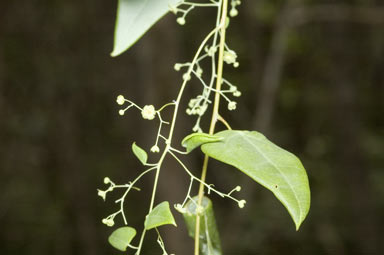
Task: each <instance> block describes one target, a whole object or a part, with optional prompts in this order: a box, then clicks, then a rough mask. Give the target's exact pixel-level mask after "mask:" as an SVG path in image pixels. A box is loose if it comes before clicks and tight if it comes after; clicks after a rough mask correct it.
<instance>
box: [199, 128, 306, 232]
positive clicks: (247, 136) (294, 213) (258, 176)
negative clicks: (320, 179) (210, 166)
mask: <svg viewBox="0 0 384 255" xmlns="http://www.w3.org/2000/svg"><path fill="white" fill-rule="evenodd" d="M215 135H216V136H220V137H223V138H224V139H223V140H222V141H220V142H213V143H206V144H203V145H202V146H201V149H202V151H203V152H204V153H205V154H207V155H208V156H210V157H212V158H215V159H217V160H219V161H222V162H224V163H227V164H229V165H232V166H234V167H236V168H238V169H239V170H241V171H242V172H244V173H245V174H247V175H248V176H249V177H251V178H252V179H253V180H255V181H256V182H258V183H260V184H261V185H263V186H264V187H266V188H267V189H269V190H270V191H272V192H273V194H274V195H275V196H276V197H277V198H278V199H279V200H280V201H281V203H282V204H283V205H284V206H285V207H286V208H287V210H288V212H289V214H290V215H291V217H292V219H293V221H294V222H295V224H296V230H297V229H299V227H300V225H301V223H302V222H303V221H304V219H305V217H306V215H307V214H308V210H309V206H310V190H309V184H308V177H307V174H306V172H305V169H304V167H303V165H302V164H301V162H300V160H299V159H298V158H297V157H296V156H295V155H293V154H292V153H290V152H288V151H286V150H284V149H282V148H280V147H278V146H277V145H275V144H273V143H272V142H270V141H269V140H268V139H267V138H266V137H265V136H264V135H262V134H260V133H258V132H255V131H252V132H251V131H238V130H226V131H222V132H219V133H216V134H215Z"/></svg>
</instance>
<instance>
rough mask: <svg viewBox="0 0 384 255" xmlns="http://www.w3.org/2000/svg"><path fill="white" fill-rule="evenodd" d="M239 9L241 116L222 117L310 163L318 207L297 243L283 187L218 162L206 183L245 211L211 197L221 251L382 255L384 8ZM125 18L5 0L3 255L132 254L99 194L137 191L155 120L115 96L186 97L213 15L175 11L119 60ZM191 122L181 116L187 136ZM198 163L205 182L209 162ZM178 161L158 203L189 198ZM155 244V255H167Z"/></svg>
mask: <svg viewBox="0 0 384 255" xmlns="http://www.w3.org/2000/svg"><path fill="white" fill-rule="evenodd" d="M242 2H243V4H242V5H241V6H240V8H239V11H240V15H239V17H237V18H236V19H233V20H232V21H231V25H230V27H229V31H228V40H229V42H230V45H231V47H232V48H233V49H235V50H236V51H237V53H238V56H239V60H240V67H239V68H238V69H232V68H231V67H228V66H226V72H227V74H226V77H227V78H228V79H230V80H231V81H233V82H234V83H235V84H236V85H238V87H239V89H240V90H241V91H242V92H243V96H242V97H241V99H240V100H239V102H238V110H237V111H236V112H230V113H228V112H226V111H223V115H225V117H226V118H227V119H228V120H229V121H230V123H231V126H232V127H233V128H235V129H250V130H259V131H262V132H264V133H265V134H266V135H267V136H268V137H269V138H270V139H271V140H272V141H274V142H275V143H277V144H279V145H281V146H282V147H283V148H286V149H288V150H290V151H292V152H294V153H295V154H297V155H298V156H299V157H300V158H301V159H302V161H303V164H304V165H305V167H306V169H307V171H308V175H309V180H310V183H311V189H312V207H311V210H310V213H309V215H308V218H307V219H306V220H305V222H304V223H303V225H302V227H301V230H300V231H299V232H296V231H295V230H294V225H293V223H292V221H291V219H290V217H289V215H288V213H287V212H286V210H285V209H284V208H283V206H282V205H281V204H280V203H279V202H278V201H277V199H275V198H274V197H273V195H272V194H271V193H270V192H268V191H266V190H264V189H263V188H261V186H259V185H258V184H256V183H253V182H252V181H250V180H248V179H247V178H246V177H245V176H243V175H242V174H241V173H240V172H239V171H236V170H233V169H232V168H230V167H226V166H224V165H223V164H219V163H213V162H212V164H211V168H210V169H209V174H208V182H209V183H215V184H216V186H217V187H218V188H219V189H220V190H230V189H231V188H233V187H235V186H236V185H238V184H240V185H241V186H242V187H243V190H242V192H241V193H240V194H238V196H239V197H240V198H245V199H246V200H247V205H246V207H245V208H244V209H242V210H240V209H239V208H238V207H237V205H236V204H235V203H233V202H231V201H229V200H223V199H220V198H218V197H215V196H213V197H212V199H213V201H214V204H215V211H216V215H217V221H218V225H219V228H220V231H221V237H222V241H223V246H224V254H237V255H247V254H266V255H275V254H276V255H280V254H295V255H301V254H312V255H317V254H319V255H320V254H321V255H323V254H335V255H336V254H337V255H343V254H348V255H349V254H358V255H368V254H377V255H379V254H384V242H383V241H384V240H383V236H384V229H383V227H384V169H383V166H384V156H383V155H384V3H383V1H382V0H355V1H352V0H349V1H347V0H345V1H341V0H340V1H335V0H322V1H314V0H312V1H311V0H302V1H299V0H297V1H295V0H286V1H283V0H281V1H278V0H251V1H246V0H244V1H242ZM115 10H116V1H89V0H83V1H75V0H66V1H59V0H29V1H7V0H5V1H4V0H3V1H1V2H0V173H1V178H0V187H1V188H0V226H1V231H0V254H2V255H13V254H24V255H35V254H36V255H37V254H38V255H48V254H49V255H61V254H63V255H64V254H73V255H76V254H81V255H99V254H100V255H101V254H119V252H117V251H114V250H113V249H112V248H111V247H110V246H109V244H108V243H107V237H108V235H109V233H110V232H111V231H112V229H110V228H108V227H106V226H105V225H103V224H102V223H101V219H102V218H103V217H106V216H107V215H109V214H110V213H113V212H115V211H116V210H117V207H116V205H115V204H114V203H113V199H112V197H110V199H108V200H107V202H105V203H104V202H103V201H102V200H101V199H100V198H99V197H97V192H96V189H97V188H104V184H103V182H102V181H103V178H104V176H109V177H110V178H111V179H112V180H115V181H118V182H121V183H126V182H128V181H129V180H132V179H133V178H134V177H135V176H136V175H138V173H140V171H142V170H143V169H142V167H140V164H139V162H138V161H137V159H135V158H134V156H132V153H131V150H130V146H131V144H132V142H133V141H137V142H138V143H139V144H140V145H141V146H142V147H144V148H145V149H147V150H149V148H150V147H151V145H152V144H153V139H154V134H155V132H156V128H157V127H156V126H157V124H154V123H153V122H148V121H145V120H142V119H141V118H140V114H139V113H138V112H137V111H129V112H127V114H126V116H124V117H123V118H122V117H120V116H118V114H117V112H118V109H119V107H118V105H116V103H115V99H116V96H117V95H119V94H123V95H125V96H126V97H127V98H130V99H132V100H134V101H135V102H137V103H138V104H140V105H144V104H151V103H153V104H154V105H156V106H160V105H162V104H164V103H166V102H169V101H170V100H172V99H174V98H175V96H176V93H177V90H178V86H179V84H180V81H181V78H180V74H179V73H176V72H174V71H173V68H172V67H173V64H174V63H176V62H184V61H189V60H190V59H191V57H192V54H193V53H194V52H195V50H196V47H197V46H198V44H199V43H200V41H201V40H202V39H203V38H204V35H205V34H206V33H207V32H208V31H209V29H210V28H211V25H212V24H213V23H212V22H213V17H214V13H213V12H212V11H210V10H195V11H194V12H193V13H192V14H191V15H190V16H189V17H188V18H187V24H186V25H185V26H184V27H180V26H178V25H177V24H176V22H175V17H174V16H172V15H168V16H166V18H164V19H163V20H162V21H161V22H160V23H158V24H157V25H156V26H155V27H154V28H153V29H152V30H151V31H150V33H148V34H147V35H145V36H144V37H143V38H142V40H140V42H139V43H138V44H136V45H135V46H134V47H133V48H132V49H131V50H130V51H128V52H126V53H124V54H123V55H122V56H120V57H117V58H111V57H109V53H110V52H111V50H112V43H113V29H114V19H115ZM198 88H199V87H198V86H196V88H191V89H189V90H188V92H190V93H192V94H193V95H194V94H196V93H197V91H198ZM186 102H187V101H186V100H184V101H183V103H186ZM222 109H225V105H223V107H222ZM193 123H194V119H193V118H190V117H187V116H185V115H184V114H181V115H180V120H179V122H178V126H177V128H178V131H177V133H176V139H177V140H180V139H182V138H183V137H184V136H185V135H187V134H188V133H189V132H190V128H191V126H192V125H193ZM204 125H207V123H206V122H204ZM186 160H187V162H188V164H189V165H190V166H191V168H192V169H195V170H196V174H198V171H199V169H200V165H201V162H202V157H201V154H200V153H199V152H195V153H194V154H193V155H192V156H191V157H190V158H189V161H188V159H186ZM166 166H167V167H165V168H164V169H163V171H162V176H161V182H160V186H159V192H158V195H157V201H163V200H169V201H170V202H171V203H176V202H180V201H181V200H182V199H183V198H184V195H185V194H186V191H187V185H188V177H187V176H186V175H185V173H184V172H183V171H182V170H181V169H180V167H178V166H177V165H176V164H175V162H173V161H172V160H167V162H166ZM151 183H152V179H151V178H150V176H148V177H147V178H144V179H143V181H142V183H141V184H140V187H141V188H142V190H143V191H142V192H139V193H138V192H136V193H135V192H133V193H132V194H131V195H129V196H128V202H127V208H126V210H127V214H128V220H129V224H130V225H133V226H135V227H136V228H137V229H141V226H142V222H143V219H144V215H145V214H146V210H147V207H148V205H149V193H150V191H151ZM118 195H119V194H117V195H116V196H118ZM177 221H178V223H179V224H178V225H179V226H180V227H179V228H177V229H176V228H173V227H165V228H163V230H162V233H163V236H164V237H165V239H166V243H167V248H168V250H169V252H170V253H176V254H178V255H181V254H192V247H193V243H192V239H191V238H189V237H188V236H187V233H186V231H185V229H184V227H183V223H182V219H181V218H180V216H179V215H177ZM117 224H118V225H121V224H122V222H117ZM154 238H155V236H151V235H149V238H148V240H147V241H146V251H145V252H144V253H143V254H160V252H161V251H160V250H159V249H158V246H157V244H156V243H155V240H154ZM136 241H137V240H136Z"/></svg>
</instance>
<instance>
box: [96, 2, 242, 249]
mask: <svg viewBox="0 0 384 255" xmlns="http://www.w3.org/2000/svg"><path fill="white" fill-rule="evenodd" d="M224 4H227V1H226V0H207V1H206V2H203V3H194V2H190V1H180V2H179V3H178V4H176V5H170V6H169V9H170V11H171V12H173V13H174V14H175V15H177V19H176V21H177V23H179V24H180V25H184V24H186V18H187V15H188V14H189V13H190V12H191V11H192V10H194V9H195V8H197V7H207V8H216V10H217V18H216V23H215V27H214V28H213V30H212V31H211V32H209V34H208V35H207V36H206V37H205V38H204V40H203V41H202V43H201V44H200V46H199V47H198V49H197V52H196V53H195V55H194V57H193V59H192V61H191V62H185V63H177V64H175V65H174V69H175V70H176V71H180V72H183V73H182V84H181V86H180V90H179V92H178V95H177V97H176V99H175V100H174V101H172V102H169V103H166V104H165V105H163V106H162V107H160V108H155V106H153V105H145V106H143V107H141V106H139V105H137V104H135V103H134V102H133V101H131V100H129V99H126V98H125V97H124V96H122V95H119V96H118V97H117V99H116V102H117V104H118V105H120V106H122V107H124V108H122V109H120V110H119V114H120V115H122V116H123V115H125V113H126V111H127V110H129V109H131V108H135V109H137V110H139V111H140V112H141V115H142V117H143V119H145V120H158V121H159V124H158V131H157V134H156V135H154V144H153V146H152V147H151V149H150V151H151V152H152V153H160V159H159V160H158V161H157V162H156V163H147V158H146V154H145V159H142V158H141V159H140V158H139V159H140V160H141V161H142V163H143V164H144V166H145V167H147V168H146V169H145V171H143V172H142V173H141V174H140V175H139V176H138V177H137V178H136V179H134V180H133V181H131V182H129V183H127V184H123V185H117V184H115V183H114V182H112V181H111V180H110V179H109V178H108V177H106V178H105V179H104V183H105V184H106V185H109V187H108V188H107V189H106V190H98V195H99V196H100V197H102V198H103V199H104V200H105V199H106V196H107V193H109V192H112V191H114V190H116V189H125V192H124V193H123V196H122V197H121V198H119V199H118V200H116V201H115V202H116V203H117V204H118V205H119V210H118V211H116V212H115V213H113V214H111V215H109V216H108V217H106V218H104V219H103V220H102V222H103V223H104V224H105V225H107V226H113V225H114V218H115V217H116V216H118V215H121V217H122V218H123V221H124V224H125V225H127V224H128V222H127V219H126V216H125V211H124V203H125V200H126V197H127V195H128V193H129V192H130V191H131V190H140V189H139V188H138V187H136V186H135V185H137V183H138V182H139V180H140V179H141V178H142V177H143V176H144V175H146V174H148V173H150V172H155V178H154V187H153V192H152V196H151V201H150V206H149V212H148V213H151V211H152V210H153V208H154V201H155V194H156V189H157V183H158V180H159V174H160V171H161V169H162V166H163V161H164V158H165V157H166V155H170V156H171V157H173V158H174V159H175V160H176V161H177V162H178V163H179V164H180V166H181V168H182V169H183V170H184V171H185V172H186V173H187V175H188V177H189V178H190V184H189V187H188V190H187V195H186V197H185V199H184V200H183V202H181V203H178V204H176V205H174V208H175V209H176V210H177V211H178V212H180V213H182V214H183V213H186V208H185V205H186V203H187V202H188V201H191V202H193V203H195V204H196V208H197V210H196V211H197V212H198V211H199V209H200V208H199V207H201V205H198V204H197V203H196V201H195V200H196V199H193V197H192V195H191V193H192V188H193V184H194V183H195V182H196V183H198V184H201V185H203V186H204V187H205V188H206V189H207V193H208V194H209V193H211V192H213V193H216V194H217V195H219V196H220V197H223V198H229V199H231V200H233V201H235V202H236V203H238V206H239V207H240V208H243V207H244V205H245V200H239V199H237V198H235V197H234V196H233V193H234V192H239V191H240V190H241V187H240V186H237V187H235V188H234V189H232V190H231V191H230V192H227V193H223V192H221V191H219V190H217V189H216V188H214V185H212V184H208V183H206V182H205V180H202V179H201V178H198V177H196V176H195V175H193V174H192V171H191V170H190V169H189V168H188V167H187V166H186V165H185V164H184V163H183V162H182V160H181V159H180V158H179V157H178V154H186V153H187V152H184V151H181V150H178V149H176V148H175V147H174V146H173V140H172V138H173V134H174V129H175V126H176V120H177V115H178V113H179V108H180V101H181V99H182V97H183V93H184V90H185V87H186V86H187V84H189V82H190V81H191V80H192V79H194V80H197V81H198V82H199V83H200V84H201V85H202V92H201V94H199V95H197V96H195V97H193V98H191V99H190V100H189V103H188V108H187V109H186V113H187V114H188V115H193V116H196V117H197V119H196V123H195V124H194V126H193V128H192V130H193V132H198V133H201V132H203V128H202V127H201V125H200V123H201V119H202V117H203V116H204V115H205V113H206V112H207V110H208V109H209V106H210V105H211V104H212V103H213V101H214V99H213V96H214V95H217V94H218V95H219V96H220V97H221V98H223V99H224V100H226V102H227V108H228V110H235V109H236V102H235V101H234V99H233V98H234V97H239V96H241V92H240V91H239V90H238V88H237V87H236V86H235V85H234V84H232V83H231V82H229V81H228V80H227V79H224V78H222V73H221V74H220V80H219V82H220V84H221V85H222V87H223V89H217V87H215V84H216V83H217V82H218V81H217V79H218V70H217V66H218V61H219V60H218V59H221V60H222V61H223V62H225V63H226V64H228V65H232V66H233V67H235V68H236V67H238V66H239V62H238V61H237V54H236V52H235V51H234V50H232V49H231V48H230V47H229V46H228V45H227V44H226V43H224V45H220V44H222V42H221V41H220V35H221V33H222V29H223V27H224V28H225V27H226V26H228V20H229V18H228V17H226V19H222V12H223V6H224ZM230 4H231V9H230V11H229V16H231V17H234V16H236V15H237V14H238V11H237V9H236V7H237V6H238V5H239V4H240V1H239V0H232V1H231V2H230ZM220 46H221V47H223V48H224V50H223V53H222V56H221V57H220V58H219V57H218V55H219V47H220ZM204 61H205V62H206V63H208V66H210V68H209V70H203V67H202V66H203V62H204ZM204 66H206V64H205V65H204ZM220 87H221V86H220ZM168 107H173V116H172V119H171V120H169V121H166V120H164V119H163V117H162V114H161V113H162V111H163V110H164V109H166V108H168ZM218 120H219V121H221V122H223V123H224V125H225V126H226V127H227V128H228V129H230V127H229V125H228V123H227V122H226V121H225V120H224V119H223V118H222V117H221V116H220V115H219V116H218ZM166 127H167V130H166V131H167V132H164V129H165V128H166ZM163 133H166V134H168V135H167V136H165V135H163ZM140 150H142V149H140ZM144 153H145V152H144ZM136 156H137V155H136ZM138 157H139V156H138ZM143 157H144V156H143ZM156 231H157V233H158V244H159V245H160V246H161V248H162V251H163V254H167V252H166V250H165V247H164V242H163V239H162V238H161V236H160V233H159V231H158V230H157V228H156ZM145 233H146V229H144V230H143V231H142V234H141V238H140V242H139V244H138V245H137V247H136V246H132V245H129V247H130V248H132V249H135V250H136V255H139V254H140V252H141V249H142V245H143V241H144V237H145Z"/></svg>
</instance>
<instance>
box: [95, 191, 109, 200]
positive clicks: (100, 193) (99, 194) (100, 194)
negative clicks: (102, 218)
mask: <svg viewBox="0 0 384 255" xmlns="http://www.w3.org/2000/svg"><path fill="white" fill-rule="evenodd" d="M97 195H98V196H99V197H101V198H102V199H103V200H104V201H105V197H106V195H107V192H105V191H103V190H99V189H98V190H97Z"/></svg>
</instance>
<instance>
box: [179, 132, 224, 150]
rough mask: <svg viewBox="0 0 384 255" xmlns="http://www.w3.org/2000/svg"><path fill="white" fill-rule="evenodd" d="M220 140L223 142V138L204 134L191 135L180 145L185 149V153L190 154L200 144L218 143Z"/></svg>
mask: <svg viewBox="0 0 384 255" xmlns="http://www.w3.org/2000/svg"><path fill="white" fill-rule="evenodd" d="M221 140H223V138H222V137H220V136H215V135H209V134H206V133H192V134H190V135H188V136H186V137H185V138H184V139H183V141H181V145H182V146H183V147H185V148H186V149H187V152H191V151H192V150H194V149H195V148H197V147H199V146H200V145H202V144H205V143H212V142H218V141H221Z"/></svg>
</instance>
